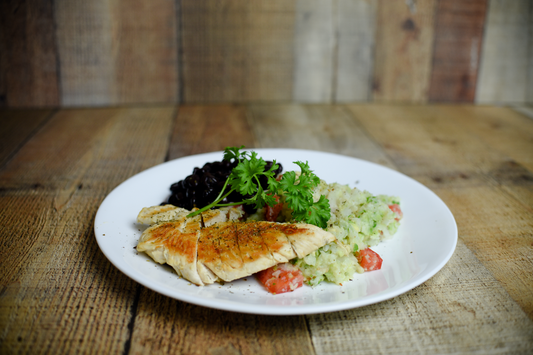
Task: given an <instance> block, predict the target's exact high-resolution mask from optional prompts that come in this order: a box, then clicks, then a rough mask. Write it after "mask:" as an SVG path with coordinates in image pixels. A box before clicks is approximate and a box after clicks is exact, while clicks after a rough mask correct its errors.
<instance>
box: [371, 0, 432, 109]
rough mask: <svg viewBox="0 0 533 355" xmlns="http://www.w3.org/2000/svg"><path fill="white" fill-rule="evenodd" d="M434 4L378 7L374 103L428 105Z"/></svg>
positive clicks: (386, 3) (382, 4)
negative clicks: (421, 103)
mask: <svg viewBox="0 0 533 355" xmlns="http://www.w3.org/2000/svg"><path fill="white" fill-rule="evenodd" d="M435 4H436V1H434V0H427V1H417V2H415V1H407V2H404V1H394V2H393V3H392V4H391V3H390V2H389V1H383V0H381V1H380V2H379V5H378V15H377V25H376V54H375V60H374V81H373V99H374V100H375V101H404V102H426V101H427V100H428V90H429V82H430V77H431V55H432V49H433V36H434V26H433V21H434V12H435Z"/></svg>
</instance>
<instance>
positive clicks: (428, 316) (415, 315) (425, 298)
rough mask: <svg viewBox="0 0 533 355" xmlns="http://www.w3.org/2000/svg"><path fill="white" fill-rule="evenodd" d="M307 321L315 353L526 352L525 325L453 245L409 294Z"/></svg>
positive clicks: (528, 335) (471, 258)
mask: <svg viewBox="0 0 533 355" xmlns="http://www.w3.org/2000/svg"><path fill="white" fill-rule="evenodd" d="M480 289H484V290H485V292H484V296H481V297H480V295H479V290H480ZM308 319H309V328H310V331H311V334H312V339H313V344H314V346H315V349H316V352H317V353H318V354H348V353H352V352H353V346H354V344H357V351H358V352H361V353H362V354H399V355H400V354H405V355H407V354H412V353H413V352H415V353H418V352H419V353H426V354H436V353H439V354H454V353H456V354H457V353H483V354H501V353H506V354H528V353H530V352H531V351H532V350H533V342H532V339H533V330H532V326H533V321H532V320H531V319H529V318H528V317H527V316H526V315H525V314H524V313H523V312H522V311H521V310H520V307H519V306H518V305H517V304H516V303H515V302H514V301H513V299H511V298H510V297H509V295H508V294H507V292H506V291H505V289H503V288H502V287H501V285H500V284H499V283H498V282H497V281H496V280H495V279H494V277H493V276H492V275H491V273H490V272H488V271H487V269H485V268H484V267H483V265H481V263H480V262H479V261H478V260H477V259H476V256H475V255H474V254H473V253H472V252H471V251H470V250H468V248H467V247H466V246H465V244H464V243H462V242H461V241H459V244H458V245H457V249H456V250H455V254H454V256H453V257H452V259H451V260H450V261H449V262H448V264H447V265H446V266H445V267H444V268H443V269H442V270H441V271H439V272H438V273H437V274H436V275H435V276H434V277H433V278H431V279H430V280H429V281H427V282H426V283H424V284H422V285H420V286H418V287H417V288H415V289H413V290H412V291H409V292H408V293H406V294H404V295H402V296H399V297H396V298H394V299H391V300H388V301H385V302H382V303H380V304H375V305H371V306H368V307H363V308H358V309H353V310H347V311H344V312H335V313H327V314H319V315H312V316H308ZM346 339H350V341H345V340H346ZM450 339H453V341H450Z"/></svg>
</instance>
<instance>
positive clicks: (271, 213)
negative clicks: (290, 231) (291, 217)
mask: <svg viewBox="0 0 533 355" xmlns="http://www.w3.org/2000/svg"><path fill="white" fill-rule="evenodd" d="M274 197H275V198H276V201H278V203H276V204H275V205H274V206H269V205H266V210H265V219H266V220H267V221H269V222H276V219H278V216H279V214H280V212H281V210H282V209H283V202H279V196H278V195H275V196H274Z"/></svg>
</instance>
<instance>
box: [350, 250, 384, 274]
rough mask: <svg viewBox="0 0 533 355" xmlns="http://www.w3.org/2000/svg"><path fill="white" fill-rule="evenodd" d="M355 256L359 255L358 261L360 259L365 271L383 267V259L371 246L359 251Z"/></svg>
mask: <svg viewBox="0 0 533 355" xmlns="http://www.w3.org/2000/svg"><path fill="white" fill-rule="evenodd" d="M355 256H356V257H357V261H359V265H361V267H362V268H363V269H365V271H373V270H379V269H381V264H382V263H383V259H381V257H380V256H379V255H378V253H376V252H375V251H373V250H372V249H370V248H366V249H363V250H360V251H358V252H357V253H355Z"/></svg>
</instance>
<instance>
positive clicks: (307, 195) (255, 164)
mask: <svg viewBox="0 0 533 355" xmlns="http://www.w3.org/2000/svg"><path fill="white" fill-rule="evenodd" d="M242 148H244V146H241V147H240V148H237V147H227V148H226V149H225V150H224V160H229V161H231V160H233V161H238V164H237V166H236V167H235V168H233V171H232V172H231V174H230V176H229V177H228V179H227V180H226V182H225V184H224V187H223V188H222V191H221V192H220V194H219V195H218V196H217V198H216V199H215V201H213V202H212V203H210V204H209V205H207V206H205V207H203V208H201V209H200V210H197V211H195V212H192V213H190V214H189V217H192V216H195V215H197V214H200V213H201V212H203V211H207V210H208V209H211V208H213V207H224V206H234V205H240V204H253V205H255V208H257V209H260V208H263V207H264V206H265V204H266V205H269V206H274V205H275V204H276V203H277V200H276V198H275V195H278V196H284V197H285V203H287V205H288V207H289V208H290V209H292V211H293V212H292V216H293V218H294V219H295V220H296V221H302V222H306V223H309V224H314V225H316V226H318V227H321V228H325V227H326V225H327V222H328V220H329V218H330V207H329V201H328V199H327V198H326V197H325V196H324V195H322V196H320V199H319V200H318V201H317V202H314V201H313V190H314V189H315V187H317V186H318V184H319V183H320V179H319V178H318V177H317V176H316V175H315V174H314V173H313V171H312V170H311V169H310V168H309V164H308V163H307V162H305V163H303V162H301V161H296V162H294V163H295V164H296V165H298V166H299V167H300V169H301V173H300V174H299V175H297V174H296V173H295V172H294V171H289V172H286V173H284V174H283V177H282V178H281V180H280V181H277V180H276V176H275V175H274V174H275V171H276V170H277V169H278V165H277V164H276V161H275V160H274V161H273V164H272V166H271V167H270V169H268V170H266V171H265V166H266V161H264V160H263V158H261V157H258V156H257V153H256V152H253V151H252V152H247V151H241V149H242ZM262 176H264V177H266V179H267V181H268V189H267V190H265V189H263V188H262V186H261V184H260V183H259V179H260V178H261V177H262ZM234 191H237V192H239V193H240V194H242V195H248V196H250V195H251V197H250V198H248V199H245V200H243V201H241V202H231V203H220V201H222V200H223V199H224V198H225V197H226V196H228V195H230V194H231V193H232V192H234Z"/></svg>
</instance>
